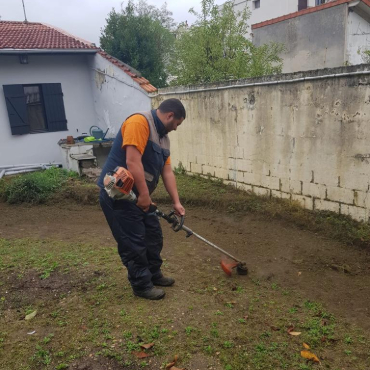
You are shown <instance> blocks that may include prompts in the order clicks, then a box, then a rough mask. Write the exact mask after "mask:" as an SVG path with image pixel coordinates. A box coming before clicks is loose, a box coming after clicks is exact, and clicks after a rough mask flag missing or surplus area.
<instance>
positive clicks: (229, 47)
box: [169, 0, 284, 85]
mask: <svg viewBox="0 0 370 370" xmlns="http://www.w3.org/2000/svg"><path fill="white" fill-rule="evenodd" d="M201 4H202V8H201V12H200V13H197V12H195V11H194V10H193V9H190V13H192V14H194V15H195V16H196V17H197V19H196V22H195V23H194V24H193V25H192V26H191V27H189V28H188V29H187V30H183V29H182V30H181V32H178V33H177V38H176V41H175V47H174V53H173V58H172V59H171V63H170V68H169V71H170V73H171V75H172V78H173V81H172V82H171V84H175V85H187V84H196V83H207V82H217V81H224V80H230V79H237V78H246V77H256V76H262V75H268V74H275V73H280V72H281V70H282V59H281V58H280V57H279V54H280V53H281V52H282V51H283V50H284V47H283V45H281V44H276V43H271V44H266V45H263V46H260V47H257V46H255V45H253V43H252V42H251V41H250V40H248V38H247V35H248V32H249V26H248V23H247V21H248V19H249V17H250V12H249V10H248V8H245V9H244V10H243V11H240V12H235V10H234V7H233V3H232V2H231V1H229V2H226V3H225V4H224V5H223V6H222V7H218V6H217V5H215V3H214V0H202V3H201Z"/></svg>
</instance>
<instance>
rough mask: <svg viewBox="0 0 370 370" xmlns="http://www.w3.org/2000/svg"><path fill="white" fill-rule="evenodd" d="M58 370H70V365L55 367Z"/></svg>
mask: <svg viewBox="0 0 370 370" xmlns="http://www.w3.org/2000/svg"><path fill="white" fill-rule="evenodd" d="M55 369H56V370H63V369H68V365H67V364H63V363H62V364H59V365H57V366H56V367H55Z"/></svg>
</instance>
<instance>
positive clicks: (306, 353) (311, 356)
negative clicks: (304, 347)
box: [301, 351, 320, 363]
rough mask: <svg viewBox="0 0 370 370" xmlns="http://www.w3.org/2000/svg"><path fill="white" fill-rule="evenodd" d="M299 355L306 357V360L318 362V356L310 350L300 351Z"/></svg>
mask: <svg viewBox="0 0 370 370" xmlns="http://www.w3.org/2000/svg"><path fill="white" fill-rule="evenodd" d="M301 356H302V357H303V358H306V359H307V360H310V361H313V362H319V363H320V360H319V358H318V357H317V356H316V355H315V354H313V353H312V352H310V351H301Z"/></svg>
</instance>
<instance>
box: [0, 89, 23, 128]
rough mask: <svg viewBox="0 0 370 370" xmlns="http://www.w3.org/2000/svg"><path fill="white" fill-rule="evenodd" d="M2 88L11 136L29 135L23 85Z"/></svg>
mask: <svg viewBox="0 0 370 370" xmlns="http://www.w3.org/2000/svg"><path fill="white" fill-rule="evenodd" d="M3 87H4V95H5V102H6V107H7V109H8V115H9V121H10V128H11V130H12V135H23V134H29V132H30V125H29V124H28V117H27V105H26V95H25V94H24V91H23V85H4V86H3Z"/></svg>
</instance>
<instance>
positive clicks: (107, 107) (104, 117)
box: [89, 54, 151, 137]
mask: <svg viewBox="0 0 370 370" xmlns="http://www.w3.org/2000/svg"><path fill="white" fill-rule="evenodd" d="M89 73H90V81H91V86H92V89H91V90H92V94H93V99H94V114H95V117H96V121H97V125H98V126H99V127H100V128H102V129H103V130H104V131H105V130H106V129H107V128H109V133H108V134H107V137H114V136H115V135H116V134H117V132H118V131H119V128H120V126H121V124H122V122H123V121H124V120H125V119H126V118H127V117H128V116H129V115H131V114H133V113H136V112H140V111H146V110H150V107H151V102H150V98H149V96H148V95H147V93H146V92H145V91H144V90H142V89H141V88H140V87H139V85H138V84H137V83H135V82H134V81H133V80H132V78H131V77H130V76H129V75H127V74H126V73H125V72H124V71H122V70H121V69H120V68H118V67H116V66H115V65H113V64H112V63H110V62H109V61H108V60H106V59H105V58H103V57H102V56H101V55H99V54H96V55H95V56H94V57H90V58H89Z"/></svg>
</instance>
